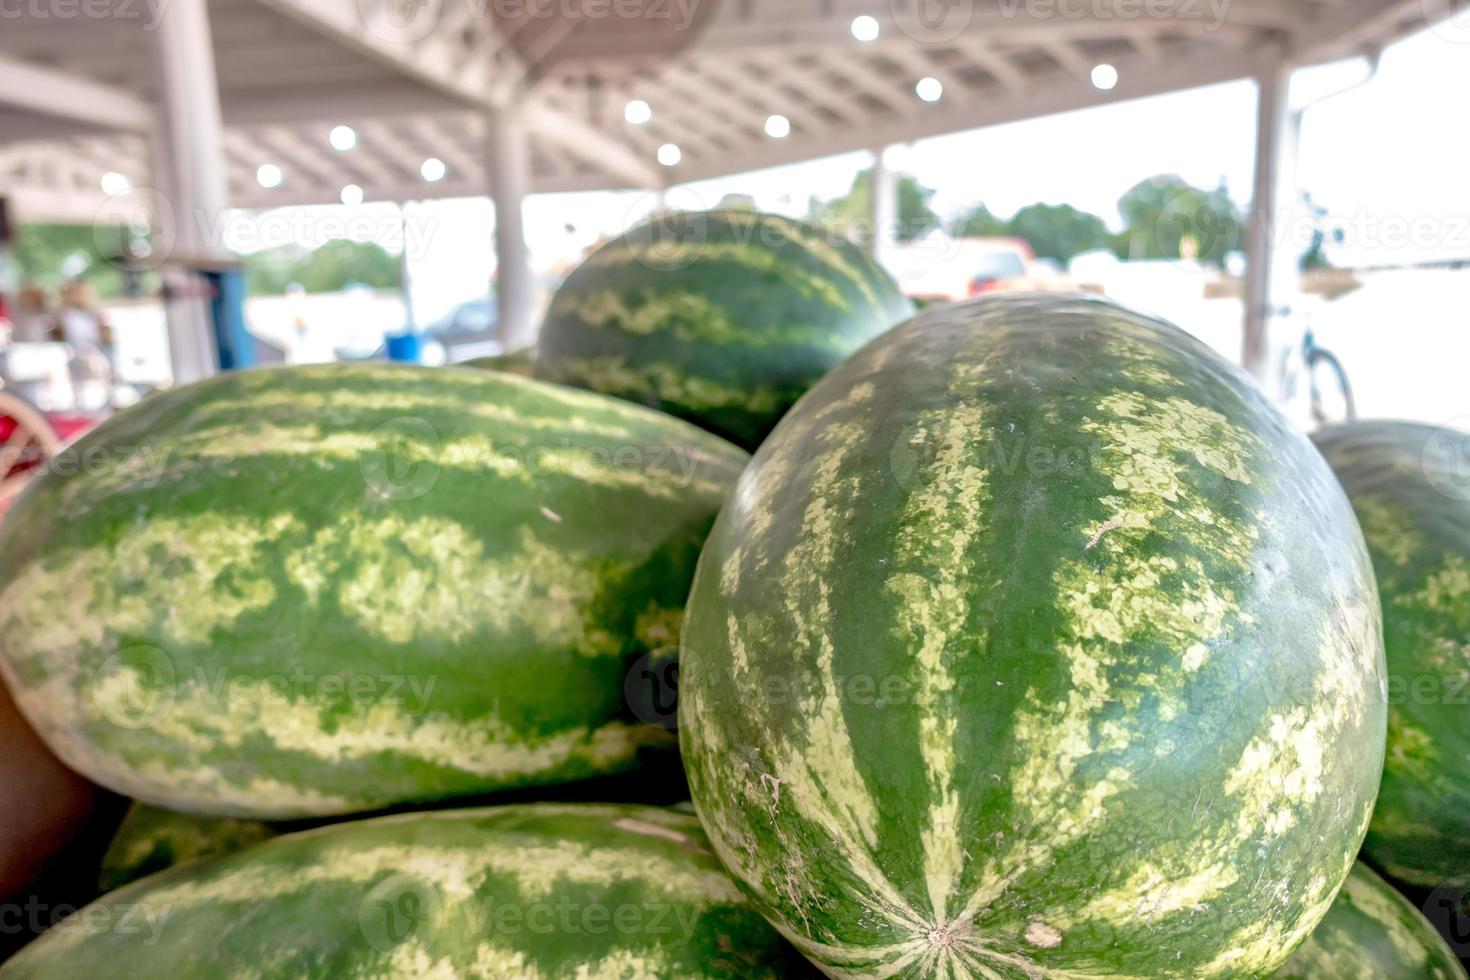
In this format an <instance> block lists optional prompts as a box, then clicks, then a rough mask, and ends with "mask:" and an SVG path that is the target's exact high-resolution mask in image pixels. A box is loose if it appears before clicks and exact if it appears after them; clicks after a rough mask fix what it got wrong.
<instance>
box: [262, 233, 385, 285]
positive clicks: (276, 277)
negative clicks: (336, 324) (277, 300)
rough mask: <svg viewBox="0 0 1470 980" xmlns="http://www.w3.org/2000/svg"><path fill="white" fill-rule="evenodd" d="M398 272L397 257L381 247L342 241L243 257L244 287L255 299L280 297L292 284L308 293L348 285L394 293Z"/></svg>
mask: <svg viewBox="0 0 1470 980" xmlns="http://www.w3.org/2000/svg"><path fill="white" fill-rule="evenodd" d="M401 272H402V270H401V269H400V268H399V264H398V257H397V256H395V255H391V254H389V253H388V252H387V251H386V250H385V249H384V248H383V247H382V246H381V245H378V244H375V243H371V242H368V243H363V242H350V241H347V240H345V239H338V240H336V241H330V242H327V243H326V244H325V245H322V246H321V247H320V248H315V249H311V250H307V249H303V248H301V247H300V246H298V245H283V246H281V247H280V248H271V249H263V250H261V251H259V252H252V253H251V254H249V255H247V256H245V281H246V285H247V288H248V289H249V291H250V293H251V294H253V295H256V296H274V295H279V294H280V293H284V292H285V291H286V287H287V286H289V285H290V284H291V283H293V282H297V283H300V284H301V285H302V287H303V288H305V290H306V291H307V292H309V293H333V292H337V291H338V290H341V289H344V288H346V287H347V286H351V285H363V286H370V287H372V288H374V289H396V288H397V287H398V286H399V285H400V284H401V283H402V276H401Z"/></svg>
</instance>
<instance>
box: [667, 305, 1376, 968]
mask: <svg viewBox="0 0 1470 980" xmlns="http://www.w3.org/2000/svg"><path fill="white" fill-rule="evenodd" d="M1384 718H1385V705H1384V666H1383V653H1382V640H1381V631H1380V625H1379V613H1378V602H1377V596H1376V593H1375V590H1374V585H1373V578H1372V572H1371V568H1370V566H1369V561H1368V556H1367V552H1366V550H1365V548H1364V545H1363V541H1362V538H1361V535H1360V533H1359V530H1358V528H1357V525H1356V522H1355V520H1354V518H1353V515H1352V511H1351V510H1350V508H1349V506H1348V503H1347V500H1346V499H1345V498H1344V496H1343V494H1342V491H1341V489H1340V488H1339V487H1338V486H1337V483H1336V481H1335V480H1334V478H1333V476H1332V473H1331V472H1330V470H1329V469H1328V468H1327V466H1326V465H1325V463H1324V462H1323V461H1322V459H1321V457H1320V456H1319V455H1318V454H1317V452H1316V451H1315V450H1314V449H1313V448H1312V447H1311V445H1310V443H1308V442H1307V440H1306V439H1305V438H1304V437H1302V436H1301V435H1300V434H1298V433H1296V432H1295V431H1293V430H1292V429H1291V428H1290V426H1289V425H1288V424H1287V422H1286V420H1285V419H1284V418H1283V417H1282V416H1281V415H1280V413H1279V412H1278V411H1277V410H1276V409H1275V408H1274V407H1272V406H1271V405H1270V403H1269V402H1268V401H1267V400H1266V398H1265V397H1264V396H1263V395H1262V394H1261V393H1260V392H1259V391H1258V390H1257V389H1256V388H1255V387H1254V386H1253V385H1252V384H1251V383H1250V381H1249V380H1248V379H1247V378H1246V377H1245V376H1244V375H1243V374H1242V373H1241V372H1239V371H1238V369H1236V368H1234V367H1232V366H1230V365H1228V364H1226V363H1225V362H1224V361H1222V360H1221V359H1220V358H1219V357H1218V356H1217V355H1215V354H1214V353H1213V352H1211V351H1209V350H1208V349H1207V348H1206V347H1205V346H1204V345H1202V344H1200V343H1199V342H1198V341H1196V340H1194V339H1193V338H1191V337H1189V336H1188V335H1186V334H1184V333H1183V332H1182V331H1179V330H1177V329H1175V328H1173V327H1169V326H1167V325H1163V324H1161V323H1158V322H1156V321H1152V320H1149V319H1148V318H1145V317H1142V316H1139V315H1137V314H1134V313H1131V312H1129V311H1127V310H1125V309H1123V308H1120V307H1118V306H1115V305H1113V304H1110V303H1107V302H1104V301H1101V300H1097V299H1088V298H1083V297H1057V296H1053V297H1000V298H995V299H988V300H982V301H977V302H974V303H969V304H961V305H956V306H951V307H944V308H936V309H934V310H931V311H926V312H924V313H922V314H920V315H919V316H918V317H916V318H915V319H914V320H911V321H910V322H908V323H907V324H905V325H903V326H901V327H899V328H897V329H895V330H894V331H892V332H890V333H889V334H887V335H886V336H884V337H883V338H881V339H879V340H877V341H875V342H873V343H871V344H869V345H868V346H867V347H865V348H864V349H863V350H862V351H860V352H859V353H858V354H856V355H854V356H853V357H852V358H851V359H849V360H848V361H847V362H846V363H844V364H843V365H842V366H841V367H839V368H837V369H836V370H835V371H834V372H832V373H831V374H830V375H828V376H827V377H826V378H824V379H823V380H822V381H821V382H820V383H819V384H818V385H817V386H816V387H814V388H813V389H812V390H811V391H810V392H809V393H808V394H807V395H806V396H805V398H803V399H802V401H801V402H800V403H799V404H798V405H797V406H796V408H795V409H793V411H792V412H791V413H790V414H789V415H787V417H786V418H785V419H783V420H782V422H781V423H780V425H778V426H777V428H776V430H775V431H774V432H773V433H772V434H771V436H770V438H769V439H767V441H766V442H765V443H764V444H763V445H762V446H761V448H760V450H759V451H758V452H757V454H756V456H755V458H754V460H753V461H752V463H751V465H750V466H749V467H748V468H747V470H746V472H745V474H744V475H743V476H742V478H741V481H740V484H739V486H738V487H737V489H736V492H735V495H734V496H733V497H732V499H731V503H730V504H729V505H728V506H727V507H726V508H725V510H724V511H723V512H722V513H721V516H720V518H719V519H718V521H717V522H716V525H715V528H714V530H713V532H712V533H711V536H710V538H709V540H708V542H707V543H706V545H705V548H704V552H703V554H702V556H701V559H700V565H699V570H698V572H697V574H696V576H695V583H694V587H693V589H692V592H691V595H690V600H689V605H688V608H687V610H686V616H685V628H684V634H683V639H682V650H681V679H680V705H679V721H680V740H681V747H682V750H683V759H684V765H685V770H686V773H687V774H688V776H689V783H690V790H691V793H692V796H693V799H694V802H695V805H696V807H697V808H698V812H699V814H700V817H701V819H702V821H703V823H704V826H705V828H706V830H707V831H708V832H709V834H710V837H711V840H712V842H713V844H714V845H715V848H716V850H717V851H718V852H719V854H720V856H721V857H722V858H723V859H724V860H725V861H726V863H727V865H728V866H729V867H730V869H731V871H732V873H733V874H734V876H735V878H736V879H737V880H738V881H740V882H741V883H742V884H743V886H744V887H745V888H746V889H747V891H748V892H749V894H750V895H751V896H752V899H753V900H754V901H755V903H756V905H757V907H758V908H760V909H761V910H762V912H763V913H765V914H766V915H767V917H768V918H769V919H770V920H771V921H772V922H773V923H774V924H776V925H777V927H778V928H780V929H781V930H782V931H783V933H785V934H786V935H787V936H788V937H789V938H791V939H792V941H793V942H795V943H796V945H797V946H798V948H800V949H801V950H802V951H803V952H804V953H805V954H806V955H807V956H808V957H809V958H811V959H813V960H814V961H815V962H817V963H818V964H819V965H821V966H822V968H823V969H824V970H826V971H828V972H829V973H832V974H834V975H837V974H840V975H844V976H887V975H891V974H893V973H894V972H895V971H896V972H898V973H901V974H902V975H905V976H915V977H929V976H934V977H938V976H949V975H952V974H959V975H966V974H967V973H968V974H978V975H986V974H985V971H987V970H988V971H990V972H991V974H993V975H996V976H1017V977H1019V976H1028V975H1031V974H1033V973H1034V974H1035V975H1038V976H1109V977H1210V976H1215V977H1226V976H1231V977H1234V976H1247V975H1249V976H1261V975H1265V974H1268V973H1269V972H1270V971H1271V970H1273V969H1275V968H1276V967H1278V966H1279V965H1280V964H1281V963H1282V962H1283V961H1284V960H1285V959H1286V958H1287V956H1288V955H1289V954H1290V953H1291V951H1292V950H1293V948H1294V947H1295V946H1296V945H1298V944H1299V943H1301V942H1302V941H1304V940H1305V939H1306V937H1307V936H1308V934H1309V933H1310V932H1311V930H1312V928H1313V927H1314V926H1315V925H1316V924H1317V922H1318V921H1319V920H1320V919H1321V917H1322V916H1323V915H1325V914H1326V913H1327V910H1328V907H1329V906H1330V904H1331V902H1332V899H1333V896H1334V895H1335V894H1336V892H1337V889H1338V886H1339V885H1340V884H1341V882H1342V881H1343V879H1344V878H1345V877H1346V876H1347V874H1348V872H1349V869H1350V868H1351V866H1352V863H1353V860H1354V858H1355V857H1356V854H1357V851H1358V848H1359V845H1360V843H1361V841H1362V838H1363V834H1364V832H1365V831H1366V829H1367V824H1368V818H1369V815H1370V812H1371V810H1372V806H1373V801H1374V796H1375V793H1376V789H1377V779H1378V773H1379V772H1380V769H1381V765H1382V758H1383V755H1382V754H1383V739H1384Z"/></svg>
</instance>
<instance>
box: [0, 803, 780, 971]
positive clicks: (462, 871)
mask: <svg viewBox="0 0 1470 980" xmlns="http://www.w3.org/2000/svg"><path fill="white" fill-rule="evenodd" d="M124 917H126V918H124ZM124 922H126V923H127V927H126V928H124V927H121V926H119V923H124ZM808 973H809V968H807V967H806V965H805V964H803V963H802V962H801V958H800V957H799V956H798V955H797V954H796V953H795V951H793V950H792V949H791V948H790V947H789V946H788V945H787V944H786V943H785V942H784V941H783V940H782V939H781V937H780V936H779V935H777V933H776V931H775V930H774V929H772V928H771V927H770V926H768V925H767V924H766V923H765V922H764V921H763V920H762V919H761V917H760V916H759V915H758V914H757V913H756V911H755V910H754V909H752V908H751V907H750V906H749V905H748V904H747V903H746V901H745V899H744V897H743V896H742V895H741V894H740V891H739V889H737V888H736V886H735V884H734V882H732V881H731V880H730V879H729V878H728V877H727V876H726V874H725V872H724V870H723V869H722V868H721V867H720V864H719V862H718V861H717V860H716V859H715V856H714V855H713V854H712V853H710V850H709V847H708V842H707V841H706V840H705V839H704V836H703V834H702V833H701V832H700V829H699V823H698V821H697V820H695V818H693V817H691V816H688V815H685V814H679V813H674V812H672V811H669V810H664V809H660V808H657V807H637V806H597V805H582V806H575V805H565V804H541V805H531V806H509V807H490V808H484V809H467V810H463V809H462V810H442V811H436V812H430V813H414V814H403V815H399V816H393V817H383V818H379V819H375V820H360V821H356V822H352V823H345V824H338V825H335V826H332V827H325V828H322V829H319V830H313V831H307V832H304V833H299V834H290V835H287V836H284V837H277V838H275V839H273V840H270V841H266V842H264V843H261V844H257V845H255V846H254V847H251V848H249V849H247V850H244V851H241V852H239V853H236V854H232V855H229V856H226V857H222V858H219V859H217V860H214V861H205V862H195V863H193V864H188V865H183V866H180V867H177V868H174V869H172V870H170V871H165V872H163V873H161V874H158V875H154V876H152V877H149V878H147V879H144V880H142V881H139V882H136V883H134V884H133V885H130V886H128V887H126V888H123V889H120V890H118V891H116V892H113V893H112V894H110V895H107V896H105V897H104V898H102V899H100V900H98V901H97V902H95V903H93V904H92V905H91V906H88V907H87V908H85V909H82V910H81V911H80V912H78V913H77V915H76V916H75V920H74V921H73V922H71V923H68V924H67V925H66V926H64V927H62V928H58V929H54V930H52V931H51V932H50V933H48V934H47V935H45V936H44V937H42V938H41V939H40V940H39V941H37V942H36V943H34V944H32V945H31V946H30V947H29V948H27V949H25V950H24V951H22V952H21V953H20V954H19V955H18V956H16V957H15V958H14V959H12V960H11V961H10V962H9V963H7V964H6V965H5V966H4V968H0V977H4V978H5V980H24V978H31V977H35V978H46V980H54V978H60V977H94V976H105V977H110V978H118V980H125V978H134V977H136V978H139V980H144V978H146V980H155V978H158V977H172V978H178V980H190V978H196V977H197V978H215V977H221V976H252V977H262V978H282V980H285V978H290V980H296V978H301V977H323V978H327V977H332V978H336V977H384V976H402V977H430V976H433V977H440V976H442V977H485V978H502V977H503V978H510V977H515V978H546V980H552V978H561V977H579V976H581V977H614V976H616V977H668V978H680V980H700V978H708V980H715V978H729V980H762V978H770V980H776V978H786V977H798V976H805V975H807V974H808Z"/></svg>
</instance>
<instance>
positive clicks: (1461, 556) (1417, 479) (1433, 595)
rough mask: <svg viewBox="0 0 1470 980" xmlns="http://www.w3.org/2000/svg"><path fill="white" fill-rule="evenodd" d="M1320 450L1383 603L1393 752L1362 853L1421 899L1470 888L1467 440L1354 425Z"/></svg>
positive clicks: (1325, 437) (1428, 430) (1328, 433)
mask: <svg viewBox="0 0 1470 980" xmlns="http://www.w3.org/2000/svg"><path fill="white" fill-rule="evenodd" d="M1315 439H1316V442H1317V446H1318V448H1319V449H1321V450H1322V454H1323V455H1324V456H1325V457H1326V458H1327V461H1328V462H1329V463H1330V464H1332V468H1333V469H1334V470H1335V471H1336V473H1337V476H1338V478H1339V479H1340V480H1341V481H1342V485H1343V488H1344V489H1345V490H1346V491H1347V494H1348V497H1349V499H1351V501H1352V504H1353V509H1354V510H1356V511H1357V514H1358V521H1359V522H1360V523H1361V524H1362V527H1363V534H1364V536H1365V537H1366V538H1367V541H1368V550H1369V552H1370V553H1371V554H1372V556H1373V567H1374V570H1375V571H1376V572H1377V575H1378V591H1379V593H1380V595H1381V597H1382V601H1383V634H1384V645H1385V648H1386V650H1387V654H1388V701H1389V714H1388V752H1387V756H1386V758H1385V760H1384V770H1383V786H1382V788H1381V790H1380V791H1379V794H1378V807H1377V809H1376V810H1375V811H1374V814H1373V823H1372V825H1371V826H1370V827H1369V829H1368V839H1367V841H1366V842H1365V843H1364V847H1363V853H1364V855H1365V856H1366V857H1367V859H1368V860H1369V861H1370V862H1371V863H1372V864H1373V865H1375V866H1376V867H1378V868H1379V869H1380V870H1382V871H1383V872H1384V873H1386V874H1387V875H1388V876H1389V877H1391V878H1395V879H1398V880H1400V881H1403V882H1407V883H1409V884H1413V885H1418V886H1421V887H1425V888H1433V887H1435V886H1437V885H1439V884H1441V883H1443V882H1446V881H1449V880H1453V879H1465V878H1470V468H1467V467H1466V460H1467V459H1470V434H1466V433H1462V432H1457V431H1454V430H1451V429H1443V428H1440V429H1436V428H1435V427H1433V426H1428V425H1420V424H1417V423H1411V422H1355V423H1350V424H1347V425H1341V426H1335V427H1333V428H1331V429H1327V430H1324V431H1323V432H1320V433H1318V434H1317V435H1316V436H1315Z"/></svg>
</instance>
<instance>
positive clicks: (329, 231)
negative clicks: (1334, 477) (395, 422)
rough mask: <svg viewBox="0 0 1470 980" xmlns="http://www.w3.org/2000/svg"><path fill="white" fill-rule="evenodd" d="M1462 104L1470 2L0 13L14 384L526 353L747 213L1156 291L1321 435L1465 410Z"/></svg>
mask: <svg viewBox="0 0 1470 980" xmlns="http://www.w3.org/2000/svg"><path fill="white" fill-rule="evenodd" d="M1467 91H1470V6H1462V5H1460V4H1457V3H1454V2H1449V0H1408V2H1404V0H10V2H4V3H0V202H3V204H0V375H3V381H4V385H5V389H4V391H5V393H6V394H8V395H10V396H14V398H16V399H18V400H20V402H21V403H22V404H23V406H25V407H29V408H31V409H34V411H35V412H36V413H38V414H39V415H40V416H43V421H44V422H45V423H46V427H49V429H51V430H54V433H55V434H56V437H57V438H62V439H64V438H66V437H67V436H69V435H71V434H74V433H75V432H77V431H81V430H82V429H84V428H85V427H86V426H88V425H89V424H91V423H92V422H93V421H95V420H96V419H97V418H98V417H100V416H101V415H102V414H105V413H106V412H107V411H109V410H111V409H112V408H113V407H116V406H120V405H124V404H127V403H129V402H130V401H134V400H136V399H137V398H139V397H141V396H142V395H144V394H146V393H147V392H148V391H149V390H151V389H153V388H156V387H159V386H164V385H168V384H172V383H177V382H180V381H185V380H190V379H193V378H196V377H199V376H202V375H204V374H208V373H211V372H212V371H214V370H218V369H220V368H229V367H237V366H247V365H251V364H258V363H269V362H273V361H287V362H311V361H325V360H334V359H362V358H384V357H397V358H402V359H418V360H422V361H424V362H427V363H444V362H453V361H458V360H464V359H468V358H473V357H480V356H486V355H491V354H496V353H502V352H508V351H512V350H515V349H518V348H521V347H524V346H526V345H527V344H529V343H531V342H532V341H533V340H534V337H535V331H536V324H537V322H538V318H539V315H540V312H541V310H542V309H543V308H544V306H545V304H546V302H547V299H548V297H549V295H550V293H551V292H552V291H553V290H554V289H555V288H556V286H557V285H558V283H559V282H560V281H561V279H562V278H563V277H564V276H565V275H566V274H567V273H568V272H569V271H570V270H571V269H573V268H574V267H575V266H576V264H577V263H578V262H579V260H580V259H581V258H582V257H583V256H584V255H585V254H586V253H587V252H588V251H589V250H590V249H592V248H593V247H595V246H596V245H597V244H598V243H599V242H602V241H605V240H606V239H607V238H609V237H611V236H615V235H617V234H619V233H620V232H622V231H623V230H625V229H626V228H628V227H629V226H631V225H633V224H636V223H638V222H639V221H641V220H643V219H645V218H647V217H648V216H649V215H650V214H653V213H654V212H656V211H659V210H660V209H690V210H692V209H705V208H713V207H718V206H724V207H746V208H758V209H761V210H765V211H773V212H778V213H781V214H786V215H791V216H795V217H801V218H809V219H811V220H812V221H815V222H818V223H820V224H822V225H825V226H827V227H828V228H830V229H832V230H833V231H834V233H837V234H841V235H843V236H845V237H847V238H850V239H851V240H853V241H855V242H857V243H859V244H861V245H863V246H864V247H866V248H870V249H872V250H873V252H874V254H875V255H876V257H877V258H878V259H879V260H880V261H881V262H882V263H883V264H884V265H885V266H887V268H888V269H889V270H890V271H891V272H892V273H893V274H894V275H895V277H896V278H897V279H898V281H899V283H900V285H901V286H902V288H903V289H904V290H905V291H906V292H907V293H909V294H910V295H911V296H913V297H915V298H916V299H917V300H919V301H920V302H929V301H940V300H948V299H957V298H963V297H965V296H971V295H977V294H980V293H984V292H988V291H995V290H1072V289H1083V290H1089V291H1094V292H1100V293H1103V294H1106V295H1109V296H1112V297H1115V298H1117V299H1119V300H1121V301H1123V302H1125V303H1129V304H1132V305H1135V306H1138V307H1141V308H1143V309H1145V310H1149V311H1152V312H1156V313H1158V314H1161V315H1163V316H1164V317H1166V318H1168V319H1171V320H1173V321H1175V322H1177V323H1179V324H1180V325H1182V326H1183V327H1185V328H1186V329H1188V330H1190V331H1192V332H1194V333H1196V334H1197V335H1198V336H1200V337H1201V338H1202V339H1204V340H1205V341H1206V342H1208V343H1209V344H1211V345H1212V346H1214V347H1216V348H1217V349H1219V350H1220V351H1222V352H1224V353H1225V354H1226V355H1228V356H1229V357H1231V358H1232V359H1234V360H1235V361H1236V362H1238V363H1241V364H1243V365H1244V366H1245V367H1246V368H1247V369H1249V370H1250V371H1252V372H1253V373H1254V374H1255V375H1256V376H1257V377H1258V378H1259V379H1260V380H1261V382H1262V384H1263V385H1264V386H1265V387H1266V388H1267V390H1268V391H1270V392H1271V393H1272V394H1273V395H1274V396H1275V397H1277V398H1278V399H1280V400H1281V401H1282V403H1283V404H1284V405H1286V406H1287V407H1288V409H1289V411H1290V412H1291V413H1292V414H1293V415H1295V416H1296V417H1297V418H1298V419H1300V420H1302V421H1304V422H1305V423H1307V424H1310V423H1312V422H1316V421H1323V420H1328V419H1333V418H1341V417H1344V416H1345V415H1347V414H1349V413H1351V412H1353V411H1356V413H1357V414H1359V415H1362V416H1370V417H1371V416H1398V417H1407V418H1415V419H1421V420H1425V421H1431V422H1435V423H1442V422H1447V421H1451V420H1453V419H1455V418H1456V417H1457V416H1460V415H1470V386H1467V385H1466V384H1464V383H1463V380H1462V379H1463V371H1464V365H1465V364H1466V363H1470V358H1467V354H1470V331H1467V329H1466V327H1467V326H1470V323H1467V319H1470V312H1467V311H1470V303H1467V300H1470V268H1467V266H1470V181H1467V178H1466V175H1467V174H1470V126H1467V125H1466V118H1465V110H1464V106H1463V93H1465V92H1467ZM23 411H24V408H16V409H12V410H10V415H8V416H6V417H5V418H0V424H3V431H0V440H4V441H5V448H6V452H7V454H8V455H7V457H6V458H4V459H0V464H3V466H0V469H8V468H10V467H11V466H13V465H23V464H24V461H23V459H22V455H23V449H24V447H22V446H20V445H19V443H20V442H22V441H24V440H25V439H26V438H30V437H28V436H25V435H24V434H23V433H21V430H23V429H25V425H24V424H23V423H16V421H15V418H14V416H15V415H16V413H18V412H23ZM7 419H8V420H9V421H7ZM37 424H38V425H40V423H39V422H38V423H37ZM46 438H50V436H49V435H48V436H46ZM12 443H15V445H12Z"/></svg>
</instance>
